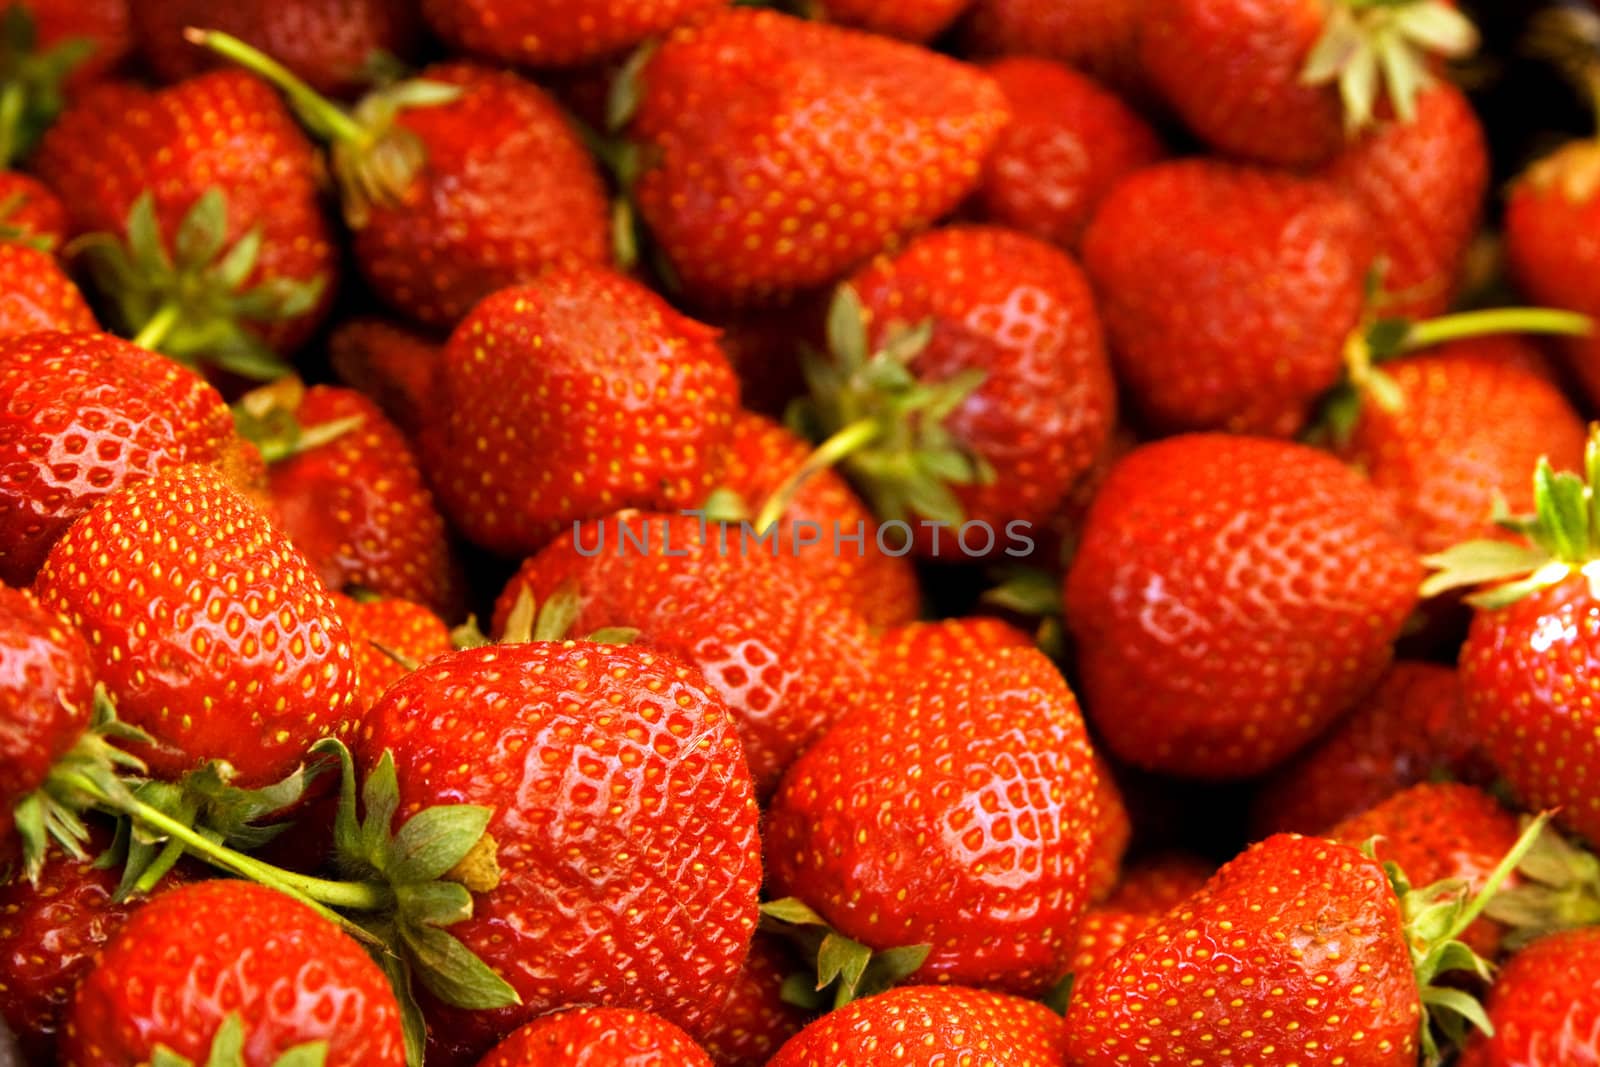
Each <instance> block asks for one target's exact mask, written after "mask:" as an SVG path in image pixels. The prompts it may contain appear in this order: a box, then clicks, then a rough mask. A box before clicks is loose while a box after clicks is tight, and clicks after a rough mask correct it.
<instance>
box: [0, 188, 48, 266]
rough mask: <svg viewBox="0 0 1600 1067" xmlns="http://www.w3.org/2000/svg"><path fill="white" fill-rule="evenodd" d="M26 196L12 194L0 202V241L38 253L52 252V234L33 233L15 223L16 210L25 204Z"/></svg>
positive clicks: (18, 193) (17, 193)
mask: <svg viewBox="0 0 1600 1067" xmlns="http://www.w3.org/2000/svg"><path fill="white" fill-rule="evenodd" d="M26 200H27V195H26V194H24V193H21V192H16V193H12V194H11V195H10V196H8V197H6V198H5V199H4V200H0V241H3V242H5V243H7V244H14V245H27V246H28V247H29V248H32V249H35V250H37V251H40V252H54V251H55V250H56V244H57V243H58V241H57V238H56V236H55V235H54V234H48V233H35V232H34V231H32V230H30V229H28V228H27V227H26V226H23V225H21V224H19V223H17V222H15V221H13V219H14V217H15V216H16V214H17V209H18V208H20V207H22V205H23V203H24V202H26Z"/></svg>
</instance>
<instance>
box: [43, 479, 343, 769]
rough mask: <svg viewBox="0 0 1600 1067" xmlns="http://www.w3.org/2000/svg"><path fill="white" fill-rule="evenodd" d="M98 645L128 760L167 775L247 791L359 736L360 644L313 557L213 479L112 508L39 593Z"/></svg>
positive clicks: (94, 521)
mask: <svg viewBox="0 0 1600 1067" xmlns="http://www.w3.org/2000/svg"><path fill="white" fill-rule="evenodd" d="M34 588H35V590H36V591H37V593H38V596H39V600H40V602H41V603H42V604H44V605H45V606H46V607H49V608H51V609H52V610H55V611H59V612H60V613H62V614H63V615H65V616H66V617H67V618H68V619H70V620H71V622H72V624H73V625H74V626H76V627H77V628H78V629H79V630H80V631H81V632H82V633H83V635H84V637H85V638H86V639H87V640H88V644H89V653H90V658H91V659H92V661H93V663H94V668H95V671H96V673H97V674H98V675H99V677H100V679H101V681H102V682H104V683H105V685H106V687H107V689H108V690H109V691H110V693H111V695H112V696H113V697H114V698H115V699H116V704H117V709H118V714H119V715H120V716H121V718H122V719H123V720H125V721H126V722H128V723H130V724H131V725H133V726H136V727H139V728H140V729H143V730H144V731H145V732H146V733H147V734H148V735H149V737H150V740H149V741H148V742H147V743H141V744H138V745H134V746H132V747H133V748H134V750H135V751H137V753H138V755H139V756H140V757H141V758H142V759H144V760H145V762H146V763H147V764H148V765H149V767H150V769H151V771H152V772H153V773H155V774H156V775H157V776H161V777H172V776H176V775H179V774H182V773H183V772H185V771H188V770H190V769H191V768H194V767H196V766H197V765H200V764H202V763H203V762H205V761H208V760H224V761H226V762H227V763H228V764H230V765H231V767H232V771H233V774H234V775H235V781H236V784H237V785H238V786H240V787H241V788H249V787H254V786H260V785H264V784H267V783H269V782H273V781H276V780H277V779H279V778H281V777H283V776H284V775H286V774H288V773H289V772H290V771H292V770H293V769H294V768H295V767H296V766H297V765H298V764H299V763H300V762H301V760H302V757H303V756H304V755H305V753H306V750H307V749H308V748H309V747H310V746H311V744H312V742H314V741H315V740H316V739H317V738H319V737H321V736H323V735H324V734H335V733H340V732H343V731H345V730H347V729H349V728H350V727H351V726H352V725H353V724H352V722H351V721H350V720H351V714H352V708H353V706H354V701H355V678H354V674H355V668H354V663H353V660H352V655H351V651H350V638H349V633H348V631H347V630H346V629H345V626H344V623H343V622H342V621H341V620H340V619H339V616H338V612H337V610H336V608H335V607H334V604H333V602H332V601H331V600H329V599H328V594H327V591H326V589H325V588H324V587H323V585H322V583H321V582H320V581H318V579H317V577H316V575H315V574H313V573H312V571H311V568H310V564H308V563H307V561H306V559H305V557H303V556H301V555H300V554H299V553H298V552H296V551H295V550H294V549H293V548H292V547H291V546H290V545H289V543H288V542H287V540H285V538H284V536H283V534H281V533H280V532H278V530H277V529H276V528H275V527H273V526H272V525H271V523H270V522H268V520H267V519H266V518H265V517H264V516H263V515H262V514H261V512H260V511H258V510H257V509H256V508H255V507H254V506H253V505H252V504H250V503H249V501H247V500H246V499H245V498H244V497H243V496H241V495H240V494H239V493H238V492H237V491H236V490H234V489H233V488H231V487H229V486H228V485H227V484H226V483H225V482H224V481H223V479H222V477H221V476H220V475H218V474H217V473H216V472H215V471H212V470H209V469H207V468H203V467H179V468H175V469H173V470H168V471H165V472H162V473H161V474H158V475H156V476H155V477H154V478H151V479H149V480H147V481H142V482H139V483H137V484H134V485H128V486H124V487H123V488H121V489H119V490H117V491H116V492H114V493H111V494H109V495H108V496H107V497H106V498H105V499H104V500H102V501H101V502H100V503H99V504H98V505H97V506H96V507H95V508H94V510H92V511H90V512H89V513H88V514H86V515H84V516H83V517H82V518H80V519H79V520H78V521H77V522H75V523H73V525H72V526H71V527H70V528H69V529H68V530H67V532H66V533H65V534H64V535H62V537H61V539H60V540H58V541H57V542H56V543H55V545H54V547H52V548H51V550H50V554H49V555H48V556H47V557H46V559H45V562H44V566H43V567H41V568H40V570H39V576H38V579H37V580H36V582H35V583H34Z"/></svg>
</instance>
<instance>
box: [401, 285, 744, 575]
mask: <svg viewBox="0 0 1600 1067" xmlns="http://www.w3.org/2000/svg"><path fill="white" fill-rule="evenodd" d="M629 383H631V385H630V384H629ZM436 388H437V391H438V401H437V407H436V408H434V409H433V410H432V411H431V412H430V415H431V416H432V417H434V418H435V419H437V425H436V426H435V427H433V428H432V430H433V432H434V434H435V438H434V439H433V440H432V441H431V444H430V447H429V448H428V449H427V450H426V452H425V455H424V456H423V461H424V465H425V469H427V470H428V473H429V475H430V480H431V481H432V483H433V487H434V491H435V492H436V493H438V495H439V500H440V503H441V504H443V505H444V508H445V511H446V513H447V514H449V515H450V516H451V517H452V518H453V519H454V521H455V522H456V524H457V525H458V526H459V527H460V529H461V531H462V533H463V534H465V535H466V536H467V538H468V539H469V540H471V541H473V542H474V543H475V544H478V545H482V546H484V547H486V548H489V549H490V550H492V551H495V552H499V553H501V554H504V555H516V554H527V553H529V552H533V551H535V550H537V549H538V548H539V547H540V546H541V545H543V544H544V543H545V542H547V541H549V540H550V538H552V537H553V536H555V535H556V534H557V533H558V532H560V531H563V530H566V529H567V528H568V527H569V524H571V523H573V522H576V521H578V520H580V519H586V518H591V517H597V516H600V515H604V514H607V513H608V512H611V511H614V510H616V509H617V508H621V507H628V506H636V507H662V508H672V507H692V506H695V505H697V504H699V503H700V502H701V501H703V500H704V499H705V496H706V494H707V493H708V492H710V490H711V487H712V484H713V479H714V477H715V465H716V463H717V461H718V459H719V457H720V453H721V451H722V449H723V447H724V443H725V442H726V440H727V435H728V424H729V420H730V419H731V417H732V413H733V411H734V410H735V407H736V406H737V395H736V392H737V390H736V387H735V385H734V379H733V374H732V372H731V371H729V370H728V365H727V361H726V360H724V359H723V357H722V353H721V352H720V351H719V350H718V349H717V346H716V341H715V336H714V334H713V333H712V331H711V330H710V329H709V328H707V327H705V326H702V325H700V324H699V323H697V322H694V321H692V320H690V319H687V318H685V317H684V316H682V315H680V314H678V313H677V312H676V311H674V310H673V309H672V308H670V307H669V306H667V304H666V303H665V302H664V301H663V300H661V299H660V298H659V297H658V296H656V295H655V294H654V293H652V292H650V291H649V290H648V289H645V288H644V287H643V286H641V285H638V284H636V283H635V282H632V281H629V280H628V279H627V278H624V277H622V276H621V275H618V274H613V273H611V272H610V271H605V270H601V269H599V268H594V267H586V268H579V269H574V270H571V271H564V272H558V273H551V274H548V275H545V276H544V277H543V278H541V279H540V280H539V281H537V282H535V283H533V284H532V285H528V286H523V287H519V288H514V289H506V290H502V291H501V292H499V293H496V294H495V295H494V296H492V297H490V298H489V299H487V300H485V301H484V302H483V303H481V304H479V305H478V307H476V308H475V309H473V312H472V314H471V315H469V316H468V317H467V318H466V319H465V320H463V321H462V323H461V325H460V326H458V327H457V328H456V331H455V333H453V334H452V335H451V338H450V342H449V344H448V345H447V346H446V348H445V353H444V359H443V361H442V363H441V365H440V368H439V372H438V375H437V378H436Z"/></svg>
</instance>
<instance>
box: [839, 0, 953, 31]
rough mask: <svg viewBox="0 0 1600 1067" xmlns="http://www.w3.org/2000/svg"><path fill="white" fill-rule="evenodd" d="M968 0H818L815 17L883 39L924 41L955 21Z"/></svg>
mask: <svg viewBox="0 0 1600 1067" xmlns="http://www.w3.org/2000/svg"><path fill="white" fill-rule="evenodd" d="M968 2H969V0H889V2H888V3H885V2H883V0H817V2H816V4H815V5H813V6H814V8H815V14H816V15H818V16H820V17H822V18H825V19H827V20H828V21H829V22H837V23H839V24H840V25H842V26H852V27H854V28H855V29H858V30H866V31H867V32H868V33H877V34H882V35H883V36H885V37H899V38H900V39H901V40H905V41H927V40H930V39H932V38H934V37H937V36H938V35H939V34H940V33H941V32H943V31H944V29H945V28H946V27H947V26H949V25H950V24H951V23H952V22H954V21H955V20H956V16H957V15H959V14H961V12H962V9H964V8H965V7H966V6H967V4H968Z"/></svg>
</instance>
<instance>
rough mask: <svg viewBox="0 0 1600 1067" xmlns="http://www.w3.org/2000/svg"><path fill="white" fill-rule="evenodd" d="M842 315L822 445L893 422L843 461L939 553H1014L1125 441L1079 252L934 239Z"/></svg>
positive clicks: (816, 411) (975, 233) (876, 273)
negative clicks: (1117, 439) (1106, 453)
mask: <svg viewBox="0 0 1600 1067" xmlns="http://www.w3.org/2000/svg"><path fill="white" fill-rule="evenodd" d="M830 320H831V321H830V335H831V337H830V341H831V347H832V348H833V357H834V359H833V363H832V364H831V365H830V366H826V367H821V366H819V367H818V368H817V369H815V370H814V371H813V372H812V374H811V378H812V392H813V394H814V395H813V398H812V402H811V408H810V412H809V417H810V421H812V422H813V423H814V424H815V427H816V433H817V435H818V436H822V435H824V434H827V435H833V434H845V433H849V432H852V430H851V428H852V427H859V426H863V425H876V426H877V433H876V436H875V437H872V438H871V439H869V440H867V441H866V442H865V443H864V444H863V445H861V446H860V447H858V448H856V449H855V450H854V451H852V452H851V453H850V454H849V455H847V456H846V457H845V458H844V460H843V463H842V466H843V468H844V470H845V472H846V473H847V474H848V475H849V476H850V477H851V478H852V479H853V480H854V481H855V482H856V484H857V485H859V486H860V487H861V489H862V491H863V493H864V494H865V495H866V497H867V499H868V500H869V501H871V503H872V504H873V509H874V511H876V513H877V514H878V517H879V518H880V519H882V520H884V521H885V522H898V523H899V524H901V525H900V530H901V531H902V533H903V532H904V531H905V529H906V526H907V525H909V526H910V531H911V532H912V533H913V534H914V535H915V544H916V548H917V551H918V553H919V554H921V555H923V556H927V557H934V558H938V557H943V558H947V559H948V558H961V557H974V556H985V557H993V558H1005V556H1006V555H1007V554H1008V553H1012V552H1014V551H1015V550H1016V542H1017V539H1018V538H1017V535H1018V534H1019V533H1020V534H1026V532H1027V530H1028V529H1029V527H1030V525H1034V526H1042V525H1043V524H1044V523H1045V522H1046V521H1047V520H1048V519H1049V518H1050V516H1051V515H1052V514H1053V513H1054V512H1055V510H1056V509H1057V508H1059V507H1060V506H1061V503H1062V501H1063V500H1064V499H1065V498H1066V496H1067V493H1068V492H1069V490H1070V489H1071V488H1072V484H1073V482H1074V481H1076V480H1077V478H1078V477H1079V476H1080V475H1081V474H1082V473H1083V472H1084V471H1086V470H1087V469H1088V468H1089V467H1090V465H1091V464H1092V463H1093V461H1094V457H1095V454H1096V453H1097V452H1098V451H1099V450H1100V448H1101V447H1102V446H1103V445H1104V444H1105V441H1106V438H1107V436H1108V435H1109V434H1110V432H1111V425H1112V421H1113V420H1114V419H1115V417H1116V396H1115V389H1114V386H1113V384H1112V381H1111V368H1110V365H1109V362H1108V361H1107V359H1106V356H1105V347H1104V342H1103V340H1102V337H1101V333H1100V322H1099V317H1098V316H1097V315H1096V313H1095V308H1094V298H1093V296H1092V295H1091V293H1090V291H1089V287H1088V284H1087V283H1086V282H1085V280H1084V278H1083V275H1082V273H1081V272H1080V271H1079V270H1078V267H1077V264H1075V263H1074V262H1073V261H1072V259H1071V258H1070V257H1068V256H1067V255H1066V254H1065V253H1064V252H1061V251H1059V250H1058V249H1055V248H1052V247H1051V246H1049V245H1047V244H1045V243H1043V242H1041V241H1037V240H1035V239H1033V238H1031V237H1025V236H1023V235H1021V234H1017V233H1012V232H1010V231H1007V230H1002V229H998V228H995V227H981V226H954V227H949V228H946V229H942V230H936V231H934V232H932V233H929V234H926V235H924V236H922V237H918V238H916V239H915V240H913V241H912V242H911V243H910V244H909V245H908V246H907V247H906V248H905V249H904V250H903V251H902V252H900V253H899V254H897V255H894V256H888V255H885V256H882V257H880V258H878V259H876V260H874V261H873V262H872V263H871V264H869V265H868V266H867V267H866V268H865V269H864V270H862V271H861V272H860V273H858V274H856V276H855V277H854V278H852V279H851V281H850V283H849V286H848V287H847V288H844V289H841V291H840V295H839V296H838V297H836V300H835V308H834V310H833V311H832V312H831V313H830ZM858 320H859V321H858ZM924 324H925V332H919V328H922V327H923V326H924ZM869 354H870V355H869ZM896 372H897V373H896ZM908 372H909V373H908ZM914 398H915V399H914ZM867 420H873V422H872V423H868V421H867Z"/></svg>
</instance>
